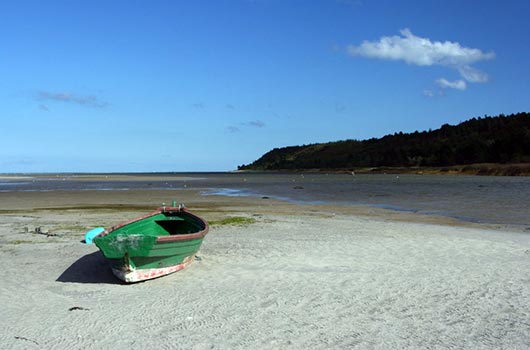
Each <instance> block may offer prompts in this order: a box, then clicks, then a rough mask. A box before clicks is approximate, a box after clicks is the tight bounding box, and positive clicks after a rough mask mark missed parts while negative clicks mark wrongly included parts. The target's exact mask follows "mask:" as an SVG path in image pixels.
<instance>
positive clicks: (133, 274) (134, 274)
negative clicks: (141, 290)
mask: <svg viewBox="0 0 530 350" xmlns="http://www.w3.org/2000/svg"><path fill="white" fill-rule="evenodd" d="M194 258H195V255H192V256H189V257H187V258H186V259H184V261H183V262H182V263H180V264H178V265H173V266H166V267H160V268H155V269H135V270H118V269H115V268H113V269H112V273H113V274H114V276H116V277H118V278H119V279H121V280H122V281H124V282H126V283H134V282H141V281H145V280H150V279H152V278H157V277H162V276H165V275H169V274H170V273H173V272H177V271H180V270H182V269H184V268H185V267H187V266H188V265H189V264H191V263H192V262H193V259H194Z"/></svg>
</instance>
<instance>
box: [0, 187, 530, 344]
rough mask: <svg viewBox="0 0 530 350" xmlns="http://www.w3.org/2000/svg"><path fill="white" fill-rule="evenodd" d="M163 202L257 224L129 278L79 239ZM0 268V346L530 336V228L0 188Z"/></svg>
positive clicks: (163, 196)
mask: <svg viewBox="0 0 530 350" xmlns="http://www.w3.org/2000/svg"><path fill="white" fill-rule="evenodd" d="M173 199H176V200H177V201H178V202H183V203H185V204H186V205H187V206H188V207H189V208H190V210H192V211H193V212H195V213H197V214H199V215H201V216H203V217H205V218H206V219H207V220H209V221H214V222H215V221H218V220H220V219H223V218H227V217H233V216H241V217H249V218H253V219H254V220H255V223H254V224H250V225H246V226H230V225H222V226H213V227H212V228H211V231H210V233H209V235H208V236H207V237H206V239H205V241H204V243H203V246H202V248H201V250H200V252H199V257H200V260H197V261H195V262H194V263H193V264H192V265H191V266H190V267H189V268H187V269H185V270H183V271H181V272H177V273H175V274H172V275H170V276H166V277H163V278H159V279H156V280H151V281H147V282H143V283H138V284H132V285H124V284H121V283H120V282H119V281H118V280H117V279H116V278H115V277H114V276H113V275H112V273H111V272H110V269H109V267H108V266H107V264H106V262H105V260H104V259H103V257H102V255H101V254H100V253H99V252H98V250H97V248H96V247H95V246H93V245H85V244H82V243H81V240H82V239H83V234H84V232H85V231H87V230H88V229H90V228H92V227H95V226H104V227H108V226H111V225H114V224H116V223H119V222H121V221H124V220H127V219H130V218H133V217H135V216H137V215H139V214H143V213H145V212H147V211H150V210H152V209H154V208H155V207H157V206H159V205H160V203H162V202H166V203H169V202H171V200H173ZM37 228H40V230H41V232H44V233H46V232H47V233H50V234H51V235H50V236H46V235H43V234H36V233H35V230H36V229H37ZM0 263H1V266H2V268H3V280H2V283H1V284H0V304H1V305H2V310H1V311H0V327H1V329H2V332H1V333H0V348H2V349H11V348H13V349H52V348H53V349H63V348H83V349H102V348H115V349H125V348H127V349H136V348H138V349H143V348H162V349H166V348H167V349H180V348H181V349H238V348H239V349H249V348H260V349H278V348H291V349H302V348H310V349H330V348H334V349H394V348H407V349H426V348H430V349H445V348H452V349H467V348H472V349H501V348H505V349H527V348H528V347H529V345H530V312H529V311H528V310H529V309H528V305H530V283H529V282H530V274H529V271H530V235H528V233H524V232H516V231H512V230H511V229H510V228H508V227H502V226H481V225H476V224H470V223H461V222H458V221H456V220H452V219H447V218H440V217H429V216H425V215H415V214H412V213H400V212H392V211H386V210H382V209H374V208H367V207H355V206H347V207H346V206H344V207H341V206H333V205H301V204H293V203H285V202H280V201H275V200H272V199H263V198H249V197H219V196H201V195H200V194H199V193H198V192H197V191H191V190H189V191H187V190H179V191H152V190H143V191H142V190H138V191H77V192H76V191H55V192H23V193H14V192H6V193H0Z"/></svg>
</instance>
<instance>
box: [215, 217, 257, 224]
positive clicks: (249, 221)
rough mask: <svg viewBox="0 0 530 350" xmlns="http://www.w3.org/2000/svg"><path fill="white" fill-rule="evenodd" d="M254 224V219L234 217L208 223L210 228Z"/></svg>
mask: <svg viewBox="0 0 530 350" xmlns="http://www.w3.org/2000/svg"><path fill="white" fill-rule="evenodd" d="M255 222H256V219H254V218H247V217H244V216H234V217H230V218H226V219H221V220H214V221H210V222H209V224H210V226H230V225H231V226H245V225H251V224H254V223H255Z"/></svg>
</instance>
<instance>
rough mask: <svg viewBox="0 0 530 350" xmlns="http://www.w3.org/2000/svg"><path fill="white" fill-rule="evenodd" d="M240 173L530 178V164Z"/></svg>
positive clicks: (282, 170)
mask: <svg viewBox="0 0 530 350" xmlns="http://www.w3.org/2000/svg"><path fill="white" fill-rule="evenodd" d="M238 172H271V173H274V172H288V173H289V172H292V173H296V172H305V173H334V174H417V175H477V176H530V163H513V164H494V163H480V164H466V165H453V166H444V167H384V166H383V167H366V168H350V169H326V168H322V169H274V170H238Z"/></svg>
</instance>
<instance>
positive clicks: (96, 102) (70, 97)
mask: <svg viewBox="0 0 530 350" xmlns="http://www.w3.org/2000/svg"><path fill="white" fill-rule="evenodd" d="M37 99H39V100H41V101H59V102H65V103H73V104H77V105H81V106H85V107H95V108H105V107H107V106H108V105H109V103H108V102H106V101H102V100H100V99H99V98H98V97H97V96H94V95H86V96H81V95H75V94H72V93H69V92H49V91H39V93H38V95H37ZM41 106H45V107H46V108H48V107H47V106H46V105H44V104H41Z"/></svg>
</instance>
